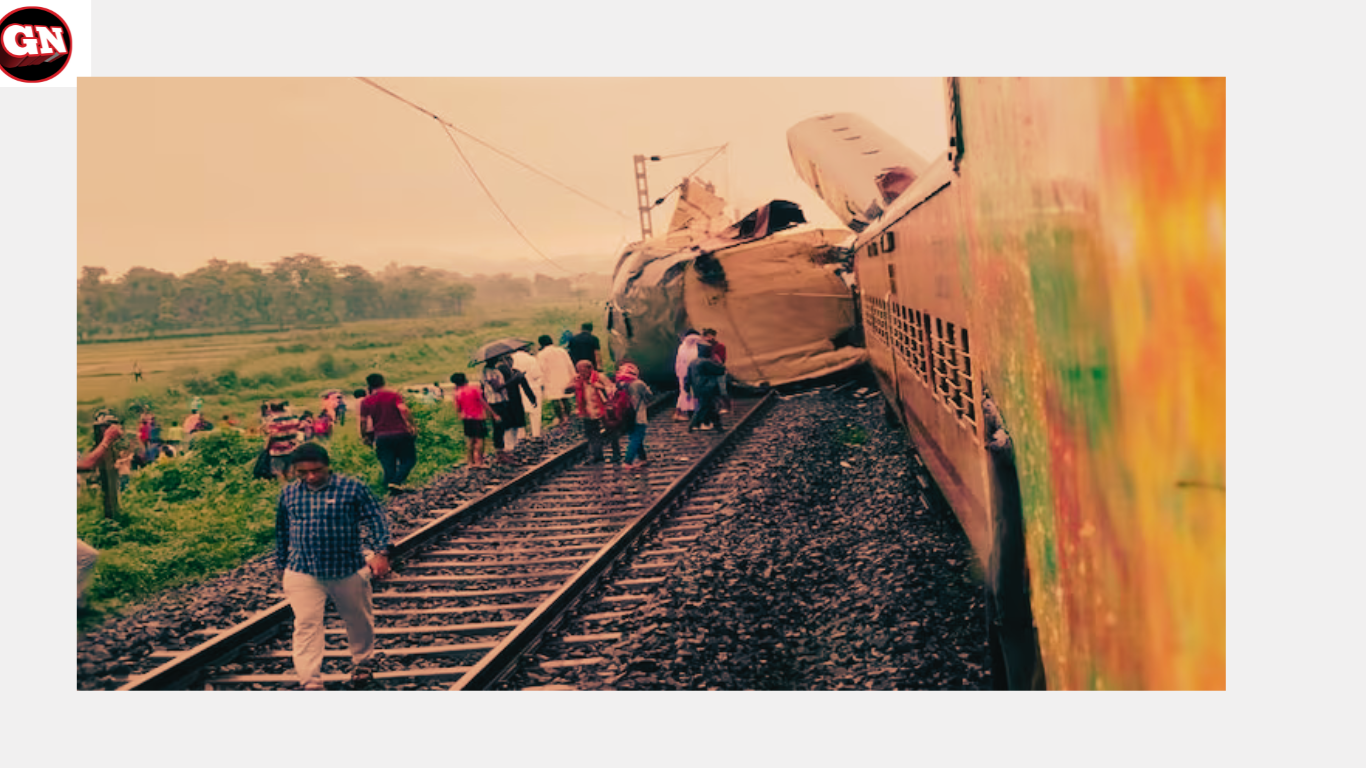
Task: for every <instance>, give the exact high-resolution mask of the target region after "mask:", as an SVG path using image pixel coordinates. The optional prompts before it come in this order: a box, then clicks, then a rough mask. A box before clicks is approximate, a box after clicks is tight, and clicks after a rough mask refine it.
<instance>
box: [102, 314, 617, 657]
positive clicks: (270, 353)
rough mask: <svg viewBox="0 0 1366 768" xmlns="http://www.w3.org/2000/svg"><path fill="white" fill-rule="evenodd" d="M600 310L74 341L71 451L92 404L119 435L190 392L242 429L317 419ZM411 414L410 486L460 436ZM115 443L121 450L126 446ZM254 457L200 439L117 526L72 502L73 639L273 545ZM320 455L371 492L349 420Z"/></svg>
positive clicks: (135, 495)
mask: <svg viewBox="0 0 1366 768" xmlns="http://www.w3.org/2000/svg"><path fill="white" fill-rule="evenodd" d="M600 306H601V305H600V304H598V303H584V304H564V305H533V306H530V307H524V308H512V309H508V310H504V311H502V312H489V311H483V312H478V313H471V314H470V315H467V316H461V317H449V318H436V319H432V318H425V319H419V320H377V321H366V322H360V323H354V324H345V325H342V326H338V327H335V328H325V329H314V330H296V331H286V332H273V333H250V334H224V335H220V336H203V337H191V338H183V339H164V340H148V341H130V342H116V343H101V344H83V345H78V346H77V404H76V405H77V446H78V449H79V450H81V451H88V450H89V449H90V448H91V445H92V441H91V428H90V425H91V423H92V419H93V414H94V412H95V411H96V410H98V409H100V408H110V409H112V410H113V411H114V412H115V413H116V414H118V415H119V416H120V417H121V418H122V419H123V422H124V424H125V426H126V428H127V431H130V432H135V431H136V424H137V418H138V417H137V410H138V409H139V408H142V409H150V410H151V411H152V412H153V413H156V414H157V415H158V417H159V419H160V420H161V421H162V423H163V424H164V425H167V426H169V425H172V424H179V423H180V421H181V420H183V419H184V418H185V417H186V416H187V415H188V414H189V407H190V400H191V398H193V397H194V396H195V395H196V394H198V395H199V396H200V397H202V398H203V401H204V408H203V412H204V414H205V416H206V417H208V418H209V419H210V420H211V421H219V420H220V419H221V417H222V415H223V414H224V413H230V414H232V415H233V416H235V417H236V419H237V420H238V421H239V423H240V425H241V426H242V427H253V426H255V425H256V423H257V414H258V408H259V404H260V402H261V400H262V399H266V398H280V397H282V398H286V399H289V400H290V401H291V404H292V405H293V406H294V407H295V409H296V410H303V409H310V410H314V411H315V412H316V411H317V410H318V407H319V406H320V405H321V403H320V401H319V400H318V397H317V396H318V393H319V392H321V391H323V390H325V389H329V388H337V389H341V390H343V391H344V392H348V393H349V392H351V391H352V390H354V389H357V388H361V387H363V386H364V381H365V376H366V375H367V374H369V373H371V372H374V371H378V372H380V373H382V374H384V375H385V377H386V379H387V380H388V381H389V383H390V384H392V385H395V386H396V387H402V386H403V385H406V384H431V383H432V382H434V381H440V382H442V383H443V384H445V385H447V386H449V384H448V382H449V377H450V374H452V373H454V372H456V371H464V372H466V373H469V374H475V373H477V370H478V366H472V365H471V364H470V353H471V352H472V351H473V350H474V349H476V348H477V347H478V346H480V345H481V344H483V343H485V342H488V341H491V340H494V339H497V338H502V337H506V336H515V337H519V338H522V339H526V340H528V341H534V340H535V339H536V338H537V337H538V336H540V335H541V334H549V335H550V336H552V337H553V338H555V339H557V340H558V338H559V335H560V332H561V331H562V330H563V329H566V328H570V329H574V330H577V328H578V325H579V323H581V322H584V321H592V322H594V323H595V324H600V322H601V318H600V317H599V316H598V315H599V314H600V310H599V309H598V308H599V307H600ZM600 337H601V333H600ZM134 362H137V363H138V365H139V366H140V367H141V369H142V371H143V377H144V378H143V380H142V381H141V382H134V381H133V376H132V375H131V371H132V368H133V363H134ZM413 410H414V415H415V418H417V419H418V421H419V436H418V439H419V443H418V457H419V463H418V466H417V467H416V468H415V469H414V470H413V473H412V475H411V476H410V480H409V482H410V483H416V484H421V483H423V482H425V481H426V480H427V479H429V478H430V477H432V476H433V475H435V474H436V473H438V472H440V471H442V470H443V469H445V468H447V467H449V466H450V465H451V464H453V463H455V462H458V461H460V460H462V459H463V454H464V440H463V436H462V432H461V429H460V422H459V420H458V419H457V418H456V417H455V413H454V410H453V409H452V408H451V407H450V406H449V405H448V404H441V405H431V406H420V405H416V404H415V405H414V407H413ZM352 418H354V411H352ZM120 443H121V445H120V447H125V446H130V445H131V442H130V441H129V438H124V439H123V440H121V441H120ZM262 447H263V440H262V438H260V437H252V436H250V435H241V434H237V433H235V432H230V431H215V432H212V433H208V436H207V437H206V438H203V439H200V438H197V439H196V442H195V449H194V450H193V451H192V452H190V453H189V455H186V456H182V457H178V458H175V459H168V460H162V461H159V462H157V463H156V464H155V465H153V466H150V467H147V468H145V469H142V470H139V471H138V472H135V473H134V475H133V477H132V478H131V481H130V482H129V485H128V488H127V490H126V491H125V492H124V493H122V494H121V495H120V515H119V518H118V519H116V520H106V519H104V516H103V513H102V510H101V505H100V501H99V497H98V495H97V492H96V491H95V490H93V489H89V488H87V489H86V490H83V491H82V492H81V493H80V494H79V495H78V500H77V531H78V536H79V537H80V538H81V539H83V540H85V541H86V542H87V543H89V544H90V545H91V546H94V547H95V548H97V549H99V550H100V551H101V556H100V560H99V563H98V565H97V566H96V570H95V576H94V579H93V581H92V583H91V585H90V588H89V590H88V592H87V596H88V603H89V605H90V606H91V608H92V609H93V610H92V612H91V614H90V615H88V616H86V617H85V618H84V619H82V620H81V621H80V622H79V624H80V626H79V627H78V630H83V629H84V628H87V627H89V626H91V625H93V624H94V623H96V622H98V621H101V620H103V619H104V618H107V617H108V616H110V615H112V614H115V613H117V612H120V611H123V610H126V609H128V608H130V607H132V606H135V605H136V604H137V603H138V602H139V601H141V600H145V599H147V598H148V597H151V596H153V595H155V594H157V593H158V592H160V591H162V590H165V589H167V588H169V587H173V586H177V585H180V584H185V583H189V582H195V581H199V580H202V579H204V578H208V577H211V576H213V575H215V574H217V573H221V572H223V571H225V570H229V569H231V568H233V567H236V566H237V565H239V564H241V563H242V562H244V561H246V560H247V559H250V558H251V557H253V556H255V555H257V554H260V553H261V552H264V551H266V550H268V549H270V548H271V547H272V546H273V542H274V501H275V497H276V496H277V495H278V493H279V485H278V484H277V483H276V482H275V481H271V480H255V479H253V478H252V477H251V466H252V463H253V461H254V459H255V457H256V455H257V454H258V453H259V452H260V450H261V448H262ZM328 450H329V452H331V453H332V456H333V465H334V467H335V468H336V470H337V471H339V472H342V473H345V474H348V475H352V476H354V477H357V478H359V479H361V480H363V481H365V482H367V483H369V484H370V485H371V486H372V487H373V488H375V489H376V490H379V487H380V472H379V467H378V464H377V462H375V460H374V457H373V454H372V452H371V451H370V449H368V448H366V447H364V446H363V445H362V444H361V442H360V440H359V438H358V436H357V433H356V428H355V427H354V426H353V422H352V420H351V419H350V418H349V419H348V421H347V424H346V426H345V427H344V428H342V429H339V430H338V431H337V433H336V434H335V435H334V436H333V437H332V438H331V440H330V442H329V444H328Z"/></svg>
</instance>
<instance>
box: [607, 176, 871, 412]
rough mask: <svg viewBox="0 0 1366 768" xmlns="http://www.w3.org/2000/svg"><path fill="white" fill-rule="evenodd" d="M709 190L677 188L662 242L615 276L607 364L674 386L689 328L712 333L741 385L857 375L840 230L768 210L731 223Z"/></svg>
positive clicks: (792, 210) (695, 184) (631, 257)
mask: <svg viewBox="0 0 1366 768" xmlns="http://www.w3.org/2000/svg"><path fill="white" fill-rule="evenodd" d="M724 216H725V214H724V203H723V202H722V201H721V199H720V198H719V197H716V196H715V194H714V193H713V191H712V189H711V187H710V186H709V185H707V184H706V183H705V182H700V181H697V180H693V179H689V180H688V181H686V182H684V184H683V188H682V192H681V194H680V196H679V203H678V208H677V209H676V210H675V213H674V218H673V221H672V223H671V224H670V227H669V231H668V233H667V234H666V235H664V236H662V237H657V238H654V239H652V240H647V241H644V242H639V243H633V244H631V245H630V246H628V247H627V248H626V249H625V250H624V251H623V253H622V255H621V256H620V258H619V259H618V262H617V267H616V270H615V271H614V274H613V283H612V297H611V301H610V302H609V305H608V315H607V336H608V343H609V344H610V345H611V348H612V355H613V357H614V358H615V359H616V360H618V361H621V360H625V359H630V360H632V361H633V362H635V363H636V365H637V366H639V368H640V372H641V375H642V377H644V378H645V379H646V380H647V381H650V382H651V383H653V384H656V385H660V386H662V387H665V388H670V387H676V386H677V378H676V377H675V370H674V359H675V355H676V354H677V351H678V346H679V339H680V338H681V337H682V334H683V333H684V332H686V331H687V330H688V329H689V328H692V329H694V330H698V331H701V330H702V329H703V328H713V329H715V330H716V332H717V334H718V336H719V338H720V339H721V341H723V342H724V343H725V345H726V349H727V353H728V359H727V361H726V368H727V370H728V371H729V373H730V375H731V377H732V378H733V379H734V380H735V381H737V382H738V383H740V384H742V385H748V386H754V387H762V386H778V385H781V384H787V383H790V382H794V381H801V380H805V379H811V378H817V377H820V376H825V375H829V374H834V373H837V372H839V371H843V370H847V369H850V368H853V367H856V366H858V365H860V364H861V363H863V362H864V361H865V360H866V354H865V352H864V350H863V349H862V348H861V347H858V346H855V345H853V344H852V343H851V340H850V337H851V331H852V330H853V328H854V324H855V310H854V304H853V295H852V293H851V292H850V290H849V286H848V285H847V284H846V283H845V282H844V281H843V280H842V279H841V278H840V276H839V274H838V271H839V270H840V269H842V261H843V259H844V257H845V256H846V255H847V252H846V251H845V250H844V249H843V248H842V247H841V244H842V243H843V241H847V240H848V239H849V232H847V231H845V230H843V229H818V228H812V227H804V228H803V227H799V225H800V224H803V223H805V217H804V216H803V215H802V212H801V209H800V208H799V207H798V206H797V205H795V204H793V203H789V202H787V201H783V200H775V201H773V202H770V203H769V204H767V205H765V206H763V207H762V208H759V209H756V210H755V211H753V212H751V213H750V214H749V215H747V216H745V217H742V218H741V219H740V220H739V221H737V222H734V223H733V224H730V223H728V222H727V221H726V220H725V218H724Z"/></svg>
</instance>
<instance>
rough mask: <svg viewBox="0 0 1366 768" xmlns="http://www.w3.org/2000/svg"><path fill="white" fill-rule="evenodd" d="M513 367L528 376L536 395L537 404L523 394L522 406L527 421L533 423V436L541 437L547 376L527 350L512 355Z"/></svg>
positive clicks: (528, 381) (528, 382) (527, 379)
mask: <svg viewBox="0 0 1366 768" xmlns="http://www.w3.org/2000/svg"><path fill="white" fill-rule="evenodd" d="M512 367H513V368H515V369H517V370H519V371H521V372H522V374H523V375H524V376H526V383H527V384H530V385H531V391H532V392H534V393H536V402H534V403H533V402H531V401H530V400H528V399H527V396H526V392H525V391H522V392H521V397H522V406H523V407H524V409H525V410H526V415H527V421H529V422H531V436H532V437H540V436H541V404H542V403H544V402H545V390H544V389H543V388H542V385H543V384H544V383H545V382H544V380H545V376H544V375H543V374H542V373H541V364H540V363H538V362H536V358H534V357H532V356H531V353H529V352H527V351H526V350H525V349H519V350H517V351H516V352H513V353H512Z"/></svg>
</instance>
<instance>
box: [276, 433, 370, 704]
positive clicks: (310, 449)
mask: <svg viewBox="0 0 1366 768" xmlns="http://www.w3.org/2000/svg"><path fill="white" fill-rule="evenodd" d="M290 458H291V460H292V462H293V465H294V476H295V477H297V478H298V479H297V480H295V481H294V482H292V483H290V484H289V485H287V486H285V489H284V490H283V491H281V492H280V500H279V502H277V503H276V505H275V570H276V572H277V574H279V576H280V582H281V585H282V586H283V587H284V592H285V599H286V600H288V601H289V607H290V608H291V609H292V610H293V611H294V644H293V656H294V671H295V672H296V673H297V674H298V675H299V686H300V687H301V688H303V689H304V690H306V691H321V690H323V689H324V686H323V680H322V660H323V648H324V645H325V643H324V638H323V631H324V630H323V617H324V616H325V614H326V609H327V599H328V598H329V597H330V598H332V603H333V605H335V606H336V607H337V613H338V615H340V616H341V618H342V621H343V622H345V624H346V645H347V648H348V649H349V650H350V651H351V663H352V670H351V684H352V686H353V687H357V688H359V687H364V686H365V685H366V684H368V683H369V682H370V681H371V679H372V678H373V674H372V672H371V670H370V658H371V656H373V655H374V652H375V612H374V603H373V602H372V600H371V593H370V577H371V575H373V576H374V577H375V578H380V579H382V578H384V577H385V576H387V575H388V574H389V526H388V523H387V522H385V519H384V510H383V509H381V508H380V505H379V501H377V500H376V499H375V495H374V494H372V493H370V489H369V488H367V487H366V486H365V484H364V483H362V482H360V481H359V480H355V479H352V478H349V477H345V476H343V475H334V474H332V467H331V459H330V458H329V456H328V455H327V449H326V448H323V447H322V446H321V445H318V444H317V443H304V444H303V445H301V446H299V447H298V448H296V449H295V450H294V453H293V455H292V456H291V457H290ZM362 542H364V547H362ZM367 552H368V554H367Z"/></svg>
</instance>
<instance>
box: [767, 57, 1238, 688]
mask: <svg viewBox="0 0 1366 768" xmlns="http://www.w3.org/2000/svg"><path fill="white" fill-rule="evenodd" d="M945 91H946V100H947V105H948V109H947V114H948V119H949V137H950V142H949V148H948V150H947V151H946V152H943V153H941V154H940V155H939V156H937V157H936V158H933V159H932V160H931V161H930V162H929V163H928V165H925V166H920V165H916V164H902V165H897V166H895V167H890V168H885V169H880V170H881V172H880V173H878V174H876V175H875V177H873V178H869V174H867V173H864V174H861V176H862V177H863V178H862V180H859V179H858V178H855V180H854V181H850V179H851V178H854V177H859V176H860V174H852V175H851V174H850V173H848V172H847V171H848V170H849V169H850V168H853V167H867V166H868V165H869V162H870V160H869V158H873V159H874V160H873V162H874V164H875V162H876V158H877V156H878V155H879V154H880V153H884V156H889V157H890V156H895V155H896V154H897V153H896V152H895V151H888V150H891V149H893V148H891V147H880V146H874V145H873V144H875V143H876V142H883V143H886V141H887V139H886V138H885V134H881V132H878V131H876V130H871V129H868V125H867V123H866V121H862V120H861V119H860V118H858V117H857V116H853V115H825V116H821V117H817V118H812V119H811V120H807V121H804V122H802V123H800V124H798V125H797V126H794V127H793V128H792V129H791V131H789V134H788V144H789V149H790V150H791V153H792V157H793V161H794V164H795V165H796V167H797V172H798V174H799V175H801V176H802V177H803V178H804V179H805V180H806V181H807V182H808V183H809V184H810V185H811V186H812V187H813V188H814V189H815V190H816V191H817V193H818V194H820V195H821V196H822V197H823V198H824V199H825V200H826V201H827V202H828V203H834V204H832V205H831V208H832V210H835V211H836V213H837V215H842V216H843V217H844V218H846V222H845V223H846V224H848V225H850V227H851V228H853V229H855V231H857V232H858V233H859V234H858V236H857V239H856V240H855V243H854V249H855V256H854V264H855V271H856V276H857V286H858V308H859V311H860V313H861V322H862V324H863V329H864V335H865V339H866V345H867V350H868V353H869V357H870V362H871V364H872V367H873V369H874V370H875V372H876V376H877V379H878V382H879V385H880V387H881V389H882V391H883V393H884V395H885V396H886V398H887V400H888V402H889V404H895V407H894V408H892V409H891V410H892V411H894V412H895V416H896V418H897V419H898V420H900V421H901V422H902V424H903V425H904V426H905V428H906V429H907V430H908V431H909V433H910V435H911V436H912V438H913V439H914V441H915V443H916V445H917V446H918V448H919V453H920V455H921V456H922V457H923V459H924V461H925V463H926V464H927V466H928V467H929V469H930V470H931V472H932V474H933V475H934V477H935V480H936V481H937V484H938V486H939V488H940V490H941V491H942V493H943V495H944V496H945V497H946V499H947V500H948V501H949V503H950V504H951V506H952V507H953V508H954V510H955V513H956V514H957V515H958V517H959V519H960V521H961V522H962V525H963V528H964V530H965V531H966V533H967V535H968V537H969V538H970V539H971V541H972V544H973V546H974V548H975V549H976V552H977V554H978V557H979V560H980V563H981V565H982V567H983V571H984V573H985V575H986V581H987V587H988V597H989V600H988V603H989V622H990V628H991V638H992V646H993V657H994V660H995V662H996V675H995V677H996V679H997V680H998V681H1000V682H1001V683H1008V685H1009V687H1012V688H1040V687H1048V688H1057V689H1223V688H1224V687H1225V655H1224V644H1225V629H1224V628H1225V574H1224V566H1225V514H1224V503H1225V502H1224V456H1225V447H1224V413H1225V400H1224V379H1225V351H1224V336H1225V326H1224V155H1225V152H1224V133H1225V119H1224V114H1225V108H1224V103H1225V94H1224V81H1223V80H1222V79H1209V80H1185V79H1155V80H1150V79H1132V80H1130V79H1084V78H1071V79H1038V80H1035V79H968V78H961V79H960V78H949V79H948V80H946V84H945ZM864 134H867V135H866V136H865V135H864Z"/></svg>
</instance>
